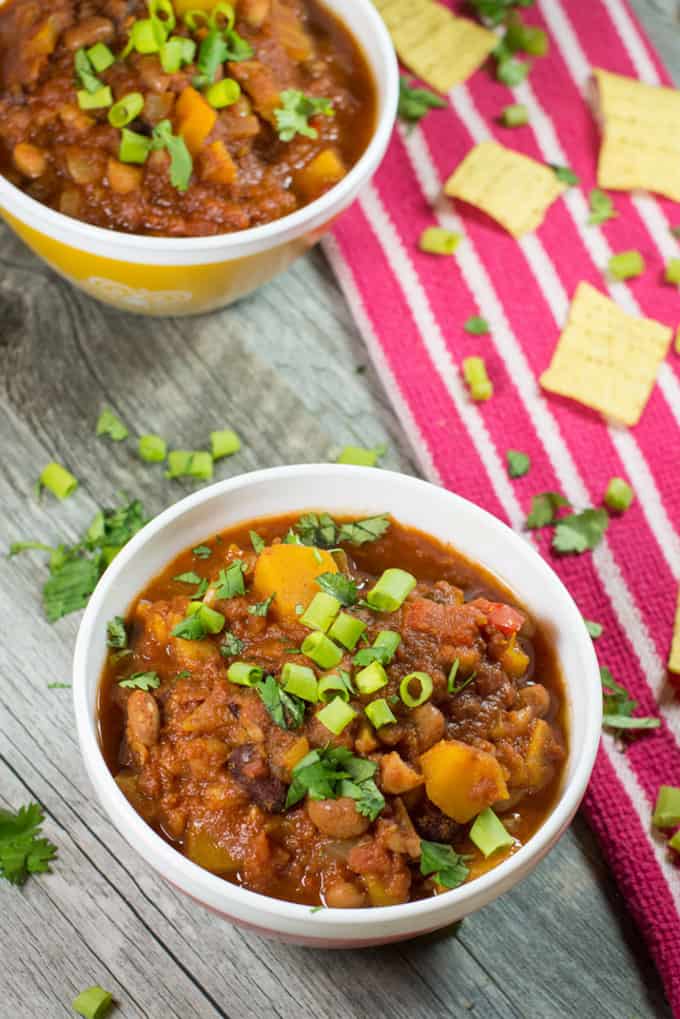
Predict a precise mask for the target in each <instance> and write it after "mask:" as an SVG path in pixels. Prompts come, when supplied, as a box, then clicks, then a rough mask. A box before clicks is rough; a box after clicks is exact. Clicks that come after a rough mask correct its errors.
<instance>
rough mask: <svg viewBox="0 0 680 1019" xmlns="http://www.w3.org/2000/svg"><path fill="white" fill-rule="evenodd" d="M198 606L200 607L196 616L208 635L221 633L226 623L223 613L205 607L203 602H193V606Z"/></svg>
mask: <svg viewBox="0 0 680 1019" xmlns="http://www.w3.org/2000/svg"><path fill="white" fill-rule="evenodd" d="M196 604H197V605H198V606H199V608H198V610H197V613H196V614H197V615H198V618H199V619H200V620H201V622H202V623H203V626H204V627H205V630H206V633H221V632H222V630H223V629H224V623H225V618H224V616H223V615H222V613H221V612H216V611H215V609H211V608H210V607H209V606H208V605H204V604H203V602H192V605H196Z"/></svg>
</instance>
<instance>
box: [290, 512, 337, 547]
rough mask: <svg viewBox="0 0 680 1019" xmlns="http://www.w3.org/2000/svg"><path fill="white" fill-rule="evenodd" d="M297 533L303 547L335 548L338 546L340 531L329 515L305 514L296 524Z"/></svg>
mask: <svg viewBox="0 0 680 1019" xmlns="http://www.w3.org/2000/svg"><path fill="white" fill-rule="evenodd" d="M294 530H295V533H296V534H297V536H298V537H299V539H300V541H301V542H302V544H303V545H313V546H315V547H316V548H333V547H334V546H335V545H337V534H338V529H337V526H336V524H335V521H334V520H333V518H332V517H330V516H329V515H328V513H320V514H319V515H318V516H317V515H316V513H305V514H304V516H301V517H300V519H299V520H298V522H297V524H295V528H294Z"/></svg>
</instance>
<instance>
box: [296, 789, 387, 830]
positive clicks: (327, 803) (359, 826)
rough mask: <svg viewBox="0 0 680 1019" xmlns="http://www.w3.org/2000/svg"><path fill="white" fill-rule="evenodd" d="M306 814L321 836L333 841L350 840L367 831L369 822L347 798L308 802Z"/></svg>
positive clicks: (352, 801)
mask: <svg viewBox="0 0 680 1019" xmlns="http://www.w3.org/2000/svg"><path fill="white" fill-rule="evenodd" d="M307 814H308V815H309V819H310V820H311V822H312V824H313V825H314V826H315V827H316V828H318V829H319V831H320V832H321V833H322V834H323V835H330V836H331V837H332V838H335V839H351V838H355V837H356V836H357V835H363V834H364V832H365V831H368V828H369V827H370V824H371V822H370V821H369V820H368V818H367V817H364V816H363V814H360V813H359V811H358V810H357V806H356V803H355V802H354V800H352V799H350V797H349V796H341V797H340V798H339V799H337V800H308V801H307Z"/></svg>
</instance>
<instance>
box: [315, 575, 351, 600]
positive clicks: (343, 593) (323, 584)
mask: <svg viewBox="0 0 680 1019" xmlns="http://www.w3.org/2000/svg"><path fill="white" fill-rule="evenodd" d="M316 582H317V584H318V585H319V587H320V588H321V590H322V591H325V592H326V594H330V595H332V596H333V598H337V599H338V601H339V602H340V604H341V605H356V603H357V601H358V600H359V592H358V591H357V585H356V581H355V580H352V578H351V577H348V576H347V575H346V574H344V573H322V574H320V575H319V576H318V577H317V578H316Z"/></svg>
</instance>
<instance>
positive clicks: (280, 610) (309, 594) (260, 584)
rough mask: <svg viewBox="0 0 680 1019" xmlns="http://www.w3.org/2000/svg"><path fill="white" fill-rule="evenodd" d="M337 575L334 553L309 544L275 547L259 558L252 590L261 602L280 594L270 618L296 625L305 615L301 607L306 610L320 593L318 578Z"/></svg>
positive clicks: (275, 600)
mask: <svg viewBox="0 0 680 1019" xmlns="http://www.w3.org/2000/svg"><path fill="white" fill-rule="evenodd" d="M337 572H338V567H337V566H336V565H335V560H334V559H333V556H332V555H331V554H330V552H325V551H322V550H321V549H318V548H310V547H308V546H307V545H286V544H281V545H271V546H270V547H269V548H265V549H264V550H263V551H262V552H261V553H260V555H259V556H258V557H257V563H256V564H255V574H254V577H253V586H252V591H253V594H254V595H255V596H256V598H257V600H258V601H264V599H265V598H269V596H270V595H272V594H274V593H276V598H274V601H273V602H272V607H271V609H270V610H269V611H270V615H271V616H272V617H273V618H275V619H277V620H278V621H279V622H285V621H288V622H294V621H295V620H296V619H298V618H299V616H300V614H301V613H300V612H298V611H296V610H297V607H298V606H300V605H301V606H302V608H303V609H306V608H307V606H308V605H309V603H310V601H311V600H312V598H313V597H314V595H315V594H318V593H319V590H320V588H319V585H318V584H317V582H316V578H317V577H318V576H320V574H322V573H337Z"/></svg>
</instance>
